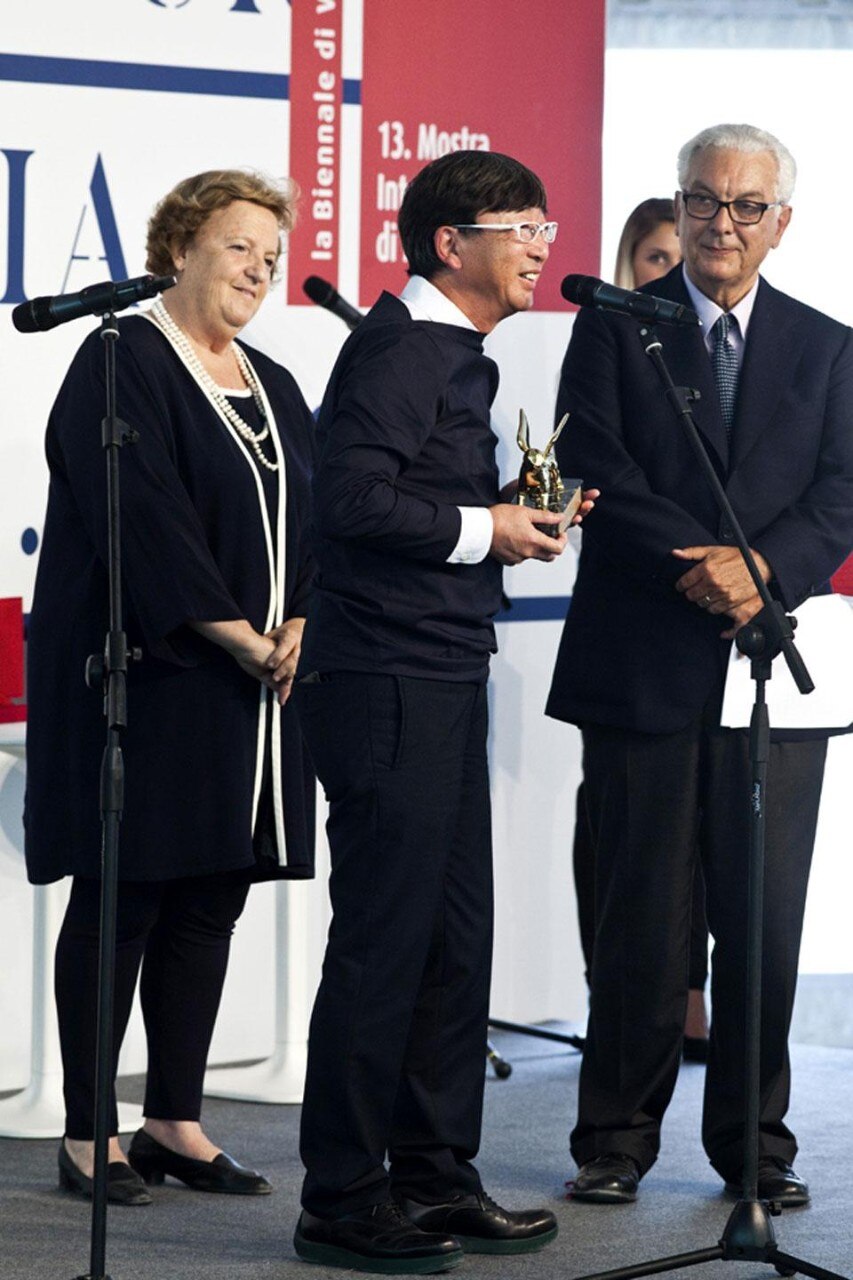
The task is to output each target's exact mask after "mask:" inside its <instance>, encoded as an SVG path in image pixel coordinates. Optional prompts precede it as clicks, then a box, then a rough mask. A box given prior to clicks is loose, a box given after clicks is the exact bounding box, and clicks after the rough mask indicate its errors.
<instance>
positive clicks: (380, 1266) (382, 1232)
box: [293, 1200, 465, 1275]
mask: <svg viewBox="0 0 853 1280" xmlns="http://www.w3.org/2000/svg"><path fill="white" fill-rule="evenodd" d="M293 1247H294V1248H295V1250H296V1252H297V1255H298V1256H299V1257H300V1258H301V1259H302V1261H303V1262H319V1263H322V1264H323V1265H324V1266H327V1267H350V1268H352V1269H353V1270H355V1271H369V1272H372V1273H373V1274H376V1275H431V1274H432V1273H433V1272H436V1271H450V1269H451V1268H452V1267H458V1266H459V1263H460V1262H461V1261H462V1260H463V1258H464V1257H465V1255H464V1253H463V1252H462V1249H461V1246H460V1244H459V1241H458V1240H455V1239H454V1238H453V1236H450V1235H447V1234H446V1233H445V1232H438V1233H432V1232H427V1231H422V1230H421V1229H420V1227H416V1226H415V1224H414V1223H413V1222H412V1220H411V1219H410V1218H408V1217H407V1216H406V1215H405V1213H403V1211H402V1209H400V1207H399V1206H398V1205H397V1204H395V1203H394V1202H393V1201H391V1200H389V1201H386V1202H385V1203H384V1204H377V1205H371V1207H370V1208H368V1209H361V1210H360V1211H359V1212H357V1213H348V1214H345V1215H344V1216H343V1217H341V1218H315V1217H314V1216H313V1214H310V1213H306V1212H305V1210H304V1209H303V1211H302V1214H301V1216H300V1218H299V1222H298V1223H297V1224H296V1234H295V1235H294V1237H293Z"/></svg>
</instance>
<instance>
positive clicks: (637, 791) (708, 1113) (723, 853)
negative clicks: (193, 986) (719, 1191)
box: [572, 724, 826, 1180]
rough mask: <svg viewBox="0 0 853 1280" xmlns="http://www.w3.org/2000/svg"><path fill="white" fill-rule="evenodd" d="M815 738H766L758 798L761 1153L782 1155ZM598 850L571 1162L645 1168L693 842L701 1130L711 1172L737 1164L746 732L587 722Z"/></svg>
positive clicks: (663, 1091) (670, 1075) (673, 1059)
mask: <svg viewBox="0 0 853 1280" xmlns="http://www.w3.org/2000/svg"><path fill="white" fill-rule="evenodd" d="M825 757H826V740H825V739H820V740H816V741H805V742H782V743H773V744H772V745H771V748H770V764H769V774H768V784H767V794H766V805H765V813H766V870H765V891H764V892H765V899H764V951H763V965H762V982H763V1006H762V1024H761V1104H760V1114H759V1125H760V1150H761V1153H762V1154H767V1155H775V1156H779V1157H781V1158H782V1159H785V1160H787V1161H792V1160H793V1159H794V1156H795V1155H796V1151H797V1145H796V1141H795V1139H794V1136H793V1134H792V1133H791V1132H790V1130H789V1129H788V1128H787V1127H786V1126H785V1124H784V1116H785V1113H786V1111H787V1108H788V1095H789V1086H790V1067H789V1061H788V1030H789V1027H790V1021H791V1011H792V1008H793V1001H794V992H795V988H796V981H797V960H798V955H799V947H800V936H801V933H802V921H803V911H804V906H805V897H806V886H807V883H808V875H809V867H810V863H811V855H812V847H813V844H814V834H815V828H816V825H817V814H818V805H819V802H820V791H821V785H822V781H823V768H824V761H825ZM584 760H585V767H586V773H585V777H586V783H587V807H588V812H589V815H590V822H591V825H592V831H593V838H594V841H595V856H596V876H597V882H596V909H597V931H596V937H595V951H594V957H593V967H592V985H591V1000H590V1019H589V1028H588V1033H587V1043H586V1050H585V1053H584V1058H583V1064H582V1067H581V1076H580V1094H579V1106H578V1122H577V1126H576V1128H575V1129H574V1132H573V1133H572V1155H573V1156H574V1158H575V1160H576V1161H577V1162H578V1163H579V1164H583V1163H584V1162H585V1161H587V1160H590V1159H592V1158H593V1157H594V1156H596V1155H600V1154H603V1153H605V1152H608V1151H618V1152H624V1153H625V1154H627V1155H630V1156H633V1157H634V1159H635V1160H637V1161H638V1163H639V1165H640V1168H641V1170H642V1171H643V1172H645V1171H646V1170H647V1169H648V1168H649V1167H650V1166H651V1165H652V1164H653V1163H654V1161H655V1158H656V1156H657V1153H658V1149H659V1146H660V1126H661V1120H662V1118H663V1114H664V1112H665V1110H666V1107H667V1105H668V1103H669V1100H670V1097H671V1096H672V1090H673V1088H674V1085H675V1080H676V1076H677V1073H678V1063H679V1054H680V1048H681V1036H682V1030H683V1027H684V1014H685V1008H686V1001H687V987H688V956H689V945H690V920H691V908H692V893H693V879H694V863H695V858H696V851H697V848H698V850H699V854H700V856H701V858H702V866H703V871H704V876H705V886H706V907H707V914H708V923H709V926H710V930H711V935H712V937H713V939H714V950H713V954H712V962H711V996H712V1002H713V1020H712V1027H711V1043H710V1051H709V1054H710V1056H709V1061H708V1067H707V1074H706V1084H705V1100H704V1112H703V1125H702V1137H703V1142H704V1145H705V1150H706V1151H707V1153H708V1156H709V1158H710V1161H711V1164H712V1165H713V1166H714V1168H715V1169H716V1170H717V1171H718V1173H720V1174H721V1175H722V1177H723V1178H725V1179H727V1180H728V1179H731V1180H738V1179H739V1178H740V1176H741V1171H742V1164H743V1144H742V1135H743V1121H744V1097H743V1088H744V1065H745V1064H744V1051H745V1046H744V1027H745V991H744V986H745V981H744V980H745V974H746V918H747V873H748V847H749V819H750V814H749V778H750V768H749V761H748V739H747V732H746V730H732V729H703V728H702V727H701V726H700V725H698V724H697V725H696V726H693V727H691V728H688V729H686V730H684V731H682V732H680V733H677V734H671V735H669V734H664V735H651V734H639V733H633V732H629V731H626V730H621V729H610V728H603V727H601V726H585V728H584Z"/></svg>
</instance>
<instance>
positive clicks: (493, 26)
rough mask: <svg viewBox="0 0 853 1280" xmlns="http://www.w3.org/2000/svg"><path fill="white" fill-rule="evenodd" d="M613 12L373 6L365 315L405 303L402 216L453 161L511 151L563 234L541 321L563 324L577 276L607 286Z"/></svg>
mask: <svg viewBox="0 0 853 1280" xmlns="http://www.w3.org/2000/svg"><path fill="white" fill-rule="evenodd" d="M603 84H604V0H574V3H572V4H569V3H567V0H537V2H536V4H535V5H533V7H532V8H530V9H526V8H524V7H523V6H522V7H520V8H519V7H516V8H515V9H512V7H511V6H507V5H495V4H494V0H466V3H465V4H464V5H460V4H459V2H458V0H429V3H428V4H423V3H422V4H414V5H409V4H403V3H400V2H399V0H391V2H390V3H389V0H364V70H363V81H362V91H361V103H362V197H361V275H360V284H359V301H360V304H361V305H362V306H370V305H371V304H372V303H373V302H374V301H375V300H376V297H377V295H378V294H379V292H380V291H381V290H382V289H388V290H390V291H391V292H393V293H399V291H400V289H401V287H402V285H403V283H404V269H405V262H404V258H403V252H402V249H401V247H400V240H399V234H398V231H397V219H396V214H397V210H398V209H399V207H400V200H401V199H402V196H403V192H404V191H405V189H406V185H407V183H408V182H409V181H410V180H411V179H412V178H413V177H414V175H415V174H416V173H417V172H418V170H419V169H422V168H423V166H424V165H425V164H427V163H428V162H429V161H430V160H435V159H436V158H437V157H438V156H441V155H444V154H446V153H447V152H449V151H459V150H466V149H467V150H484V151H502V152H505V153H506V154H508V155H511V156H515V157H516V159H518V160H521V161H522V162H523V163H524V164H526V165H528V166H529V167H530V168H531V169H533V170H534V171H535V172H536V173H537V174H538V175H539V176H540V178H542V180H543V182H544V183H545V187H546V190H547V192H548V215H549V217H550V218H553V219H555V220H556V221H558V222H559V223H560V231H559V237H558V239H557V242H556V244H555V245H554V248H553V249H552V252H551V260H550V263H549V265H548V268H547V271H546V274H545V276H544V277H543V280H542V283H541V284H540V285H539V286H538V287H537V291H536V304H537V307H538V308H539V309H543V308H544V309H545V310H556V309H559V310H564V309H565V306H566V304H565V303H564V302H563V301H562V300H561V299H560V280H561V279H562V277H563V275H564V274H565V273H566V272H568V271H576V272H583V273H587V274H590V275H597V274H598V270H599V260H600V248H599V237H600V222H601V120H602V99H603Z"/></svg>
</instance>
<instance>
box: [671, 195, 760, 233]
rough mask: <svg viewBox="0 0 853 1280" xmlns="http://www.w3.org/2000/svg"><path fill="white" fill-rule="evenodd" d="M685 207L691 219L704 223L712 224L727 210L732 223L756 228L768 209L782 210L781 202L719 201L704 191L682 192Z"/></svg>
mask: <svg viewBox="0 0 853 1280" xmlns="http://www.w3.org/2000/svg"><path fill="white" fill-rule="evenodd" d="M681 198H682V200H683V201H684V207H685V209H686V210H687V212H688V213H689V214H690V217H691V218H699V219H700V221H702V222H711V221H712V219H714V218H716V216H717V214H718V213H719V212H720V210H721V209H725V210H726V212H727V213H728V215H729V217H730V218H731V220H732V222H738V223H740V224H741V225H742V226H746V227H749V226H754V225H755V223H756V222H760V221H761V219H762V218H763V217H764V215H765V213H766V212H767V210H768V209H781V207H782V201H781V200H771V201H770V202H769V203H766V204H765V203H764V202H763V201H761V200H718V199H717V198H716V197H715V196H707V195H705V193H704V191H682V192H681Z"/></svg>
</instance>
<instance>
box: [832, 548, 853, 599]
mask: <svg viewBox="0 0 853 1280" xmlns="http://www.w3.org/2000/svg"><path fill="white" fill-rule="evenodd" d="M832 589H833V591H837V592H838V594H839V595H841V596H853V556H848V557H847V559H846V560H845V561H844V564H843V565H842V566H841V568H840V569H839V570H838V572H837V573H836V574H835V575H834V577H833V579H832Z"/></svg>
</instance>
